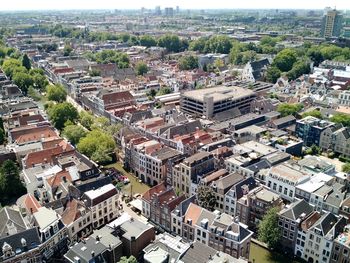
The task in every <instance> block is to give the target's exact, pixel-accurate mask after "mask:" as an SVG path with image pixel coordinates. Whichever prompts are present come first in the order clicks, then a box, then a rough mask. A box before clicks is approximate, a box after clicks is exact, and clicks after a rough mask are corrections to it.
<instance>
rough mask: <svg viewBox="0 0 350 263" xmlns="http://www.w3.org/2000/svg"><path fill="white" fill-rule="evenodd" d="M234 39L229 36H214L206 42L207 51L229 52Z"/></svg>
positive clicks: (205, 49)
mask: <svg viewBox="0 0 350 263" xmlns="http://www.w3.org/2000/svg"><path fill="white" fill-rule="evenodd" d="M232 46H233V45H232V40H231V39H230V38H229V37H228V36H220V35H217V36H212V37H211V38H210V39H209V40H208V41H207V42H206V44H205V48H204V51H205V52H206V53H221V54H229V53H230V50H231V48H232Z"/></svg>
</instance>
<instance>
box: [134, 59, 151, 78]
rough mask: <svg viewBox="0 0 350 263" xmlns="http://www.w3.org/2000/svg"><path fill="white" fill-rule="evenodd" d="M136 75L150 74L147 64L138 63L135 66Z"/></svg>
mask: <svg viewBox="0 0 350 263" xmlns="http://www.w3.org/2000/svg"><path fill="white" fill-rule="evenodd" d="M135 70H136V74H137V75H139V76H143V75H145V74H146V73H147V72H148V66H147V64H146V63H145V62H138V63H137V64H136V66H135Z"/></svg>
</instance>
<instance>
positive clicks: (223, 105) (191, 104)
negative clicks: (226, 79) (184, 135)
mask: <svg viewBox="0 0 350 263" xmlns="http://www.w3.org/2000/svg"><path fill="white" fill-rule="evenodd" d="M255 98H256V94H255V92H253V91H251V90H249V89H245V88H241V87H226V86H218V87H213V88H208V89H201V90H191V91H187V92H184V93H183V94H182V97H181V110H182V111H183V112H185V113H189V114H191V115H195V116H204V117H206V118H212V117H213V116H215V115H216V114H218V113H220V112H223V111H227V110H231V109H234V108H237V109H239V110H240V112H241V113H247V112H249V110H250V104H251V102H252V101H253V100H254V99H255Z"/></svg>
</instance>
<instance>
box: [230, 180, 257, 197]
mask: <svg viewBox="0 0 350 263" xmlns="http://www.w3.org/2000/svg"><path fill="white" fill-rule="evenodd" d="M233 187H234V188H235V192H236V198H237V199H239V198H241V197H242V196H243V195H244V193H245V194H247V193H248V192H249V191H251V190H253V189H254V188H255V187H257V184H256V181H255V179H254V178H253V177H251V176H250V177H248V178H245V179H244V180H242V181H240V182H239V183H238V184H236V185H234V186H233ZM245 189H246V190H247V191H248V192H245Z"/></svg>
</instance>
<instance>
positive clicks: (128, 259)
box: [118, 256, 137, 263]
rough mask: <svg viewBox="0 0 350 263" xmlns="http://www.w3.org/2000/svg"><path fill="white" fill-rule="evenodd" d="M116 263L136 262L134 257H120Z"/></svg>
mask: <svg viewBox="0 0 350 263" xmlns="http://www.w3.org/2000/svg"><path fill="white" fill-rule="evenodd" d="M118 263H137V260H136V258H135V257H134V256H130V257H125V256H124V257H121V258H120V260H119V262H118Z"/></svg>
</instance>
